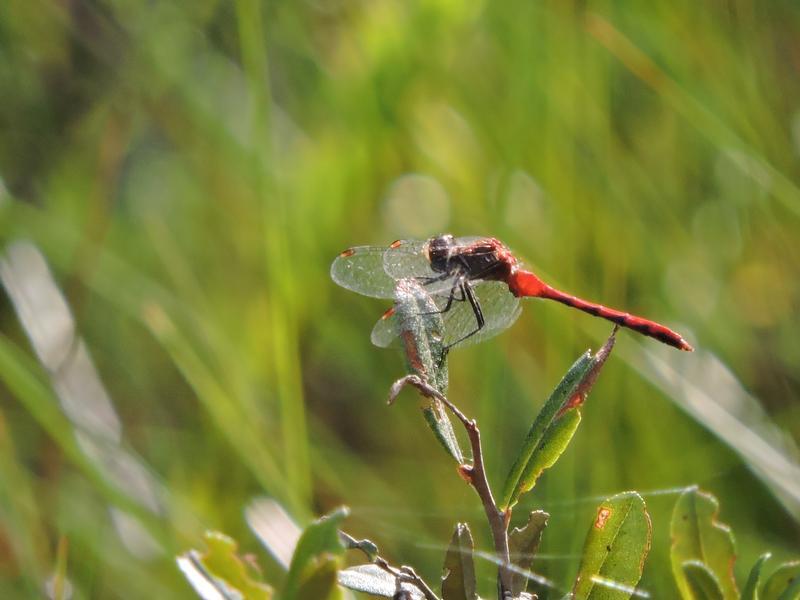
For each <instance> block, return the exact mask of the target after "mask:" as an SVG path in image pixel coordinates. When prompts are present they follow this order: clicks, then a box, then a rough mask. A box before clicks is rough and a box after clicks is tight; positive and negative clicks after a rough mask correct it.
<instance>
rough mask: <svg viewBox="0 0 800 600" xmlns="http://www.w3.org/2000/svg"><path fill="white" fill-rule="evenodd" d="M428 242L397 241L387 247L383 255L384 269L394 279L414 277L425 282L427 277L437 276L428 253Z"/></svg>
mask: <svg viewBox="0 0 800 600" xmlns="http://www.w3.org/2000/svg"><path fill="white" fill-rule="evenodd" d="M427 245H428V242H422V241H419V240H401V241H397V242H395V243H394V244H392V245H391V246H389V247H388V248H387V249H386V252H385V253H384V255H383V269H384V271H385V272H386V274H387V275H389V276H390V277H393V278H394V279H402V278H408V277H413V278H416V279H419V280H420V281H421V282H422V283H425V280H426V279H429V278H433V277H436V275H437V273H436V272H435V271H434V270H433V269H431V263H430V261H429V260H428V253H427Z"/></svg>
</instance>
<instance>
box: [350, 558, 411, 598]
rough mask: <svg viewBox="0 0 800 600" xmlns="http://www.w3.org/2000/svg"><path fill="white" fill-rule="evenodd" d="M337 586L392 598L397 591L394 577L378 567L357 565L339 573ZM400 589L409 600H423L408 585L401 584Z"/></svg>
mask: <svg viewBox="0 0 800 600" xmlns="http://www.w3.org/2000/svg"><path fill="white" fill-rule="evenodd" d="M339 584H340V585H343V586H344V587H346V588H349V589H351V590H355V591H357V592H364V593H366V594H372V595H373V596H383V597H384V598H392V597H394V595H395V592H396V591H397V581H396V579H395V577H394V576H393V575H392V574H390V573H387V572H386V571H384V570H383V569H381V568H380V567H379V566H378V565H359V566H357V567H349V568H347V569H344V570H342V571H339ZM402 589H403V590H404V591H406V592H408V594H409V595H410V596H409V597H410V598H411V600H423V598H424V596H423V595H422V592H420V591H419V590H418V589H417V588H416V587H415V586H413V585H411V584H410V583H404V584H402Z"/></svg>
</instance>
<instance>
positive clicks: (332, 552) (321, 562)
mask: <svg viewBox="0 0 800 600" xmlns="http://www.w3.org/2000/svg"><path fill="white" fill-rule="evenodd" d="M347 513H348V511H347V509H346V508H344V507H342V508H339V509H337V510H335V511H333V512H332V513H330V514H329V515H327V516H325V517H322V518H320V519H318V520H316V521H314V522H313V523H312V524H311V525H309V526H308V527H307V528H306V530H305V531H304V532H303V533H302V535H301V536H300V539H299V540H298V542H297V547H296V548H295V550H294V555H293V556H292V563H291V565H290V566H289V574H288V575H287V577H286V585H285V587H284V590H283V594H281V598H282V599H283V600H294V599H296V600H305V599H306V598H309V596H304V595H301V592H302V591H303V590H304V589H306V588H305V587H304V586H306V585H309V582H311V581H316V580H318V579H319V578H322V579H325V578H326V577H327V575H325V574H326V573H327V572H328V570H329V569H330V566H329V565H328V564H327V563H328V562H330V559H335V562H336V564H337V565H338V564H339V563H340V560H341V556H342V555H343V554H344V550H345V547H344V544H342V541H341V538H340V537H339V525H340V523H341V522H342V520H343V519H344V518H345V517H346V516H347ZM334 580H335V576H334Z"/></svg>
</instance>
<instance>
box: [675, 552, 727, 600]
mask: <svg viewBox="0 0 800 600" xmlns="http://www.w3.org/2000/svg"><path fill="white" fill-rule="evenodd" d="M681 568H682V569H683V575H684V577H686V582H687V583H688V584H689V589H690V590H691V591H692V596H691V598H693V600H722V589H720V585H719V580H718V579H717V576H716V575H714V573H713V572H712V571H711V569H709V568H708V567H707V566H706V565H705V563H702V562H700V561H699V560H687V561H686V562H685V563H683V565H681Z"/></svg>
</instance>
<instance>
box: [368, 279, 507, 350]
mask: <svg viewBox="0 0 800 600" xmlns="http://www.w3.org/2000/svg"><path fill="white" fill-rule="evenodd" d="M473 291H474V292H475V296H476V298H477V300H478V304H479V305H480V307H481V311H482V312H483V317H484V321H485V324H484V326H483V328H482V329H481V330H480V331H479V332H478V333H476V334H474V335H471V336H470V337H468V338H467V339H465V340H461V338H463V337H464V336H466V335H467V334H469V333H470V332H472V331H474V330H475V328H476V327H477V326H478V321H477V320H476V318H475V313H474V311H473V310H472V305H471V304H470V303H469V302H468V301H466V300H464V301H459V300H456V301H454V302H453V304H452V305H451V307H450V310H448V311H447V312H443V313H438V314H440V315H441V318H442V320H443V321H444V324H443V332H444V335H443V336H442V340H441V342H442V344H443V345H444V346H450V345H452V344H454V343H455V342H457V341H458V344H456V346H455V347H456V348H461V347H462V346H470V345H472V344H478V343H480V342H483V341H485V340H488V339H489V338H492V337H494V336H496V335H497V334H498V333H500V332H502V331H503V330H505V329H507V328H509V327H510V326H511V325H512V324H513V323H514V321H516V320H517V318H518V317H519V315H520V313H521V312H522V308H521V306H520V303H519V299H518V298H516V297H514V295H513V294H511V292H509V291H508V286H507V285H506V284H504V283H501V282H497V281H484V282H481V283H480V284H478V285H474V286H473ZM456 297H457V298H460V294H459V293H457V294H456ZM448 298H449V292H448V293H447V294H433V295H431V299H432V300H433V302H434V303H435V305H436V307H437V310H438V311H442V310H444V308H445V306H446V305H447V300H448ZM422 316H424V315H422ZM409 319H410V317H409V316H403V314H402V313H398V312H397V311H396V310H395V311H394V312H392V313H391V314H389V315H388V316H386V317H385V318H381V319H380V320H379V321H378V322H377V323H375V327H373V329H372V336H371V339H372V343H373V344H375V345H376V346H379V347H381V348H401V347H403V344H402V340H401V339H400V334H401V333H402V332H403V330H404V328H407V327H408V323H409V322H410V320H409ZM459 340H461V341H459Z"/></svg>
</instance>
